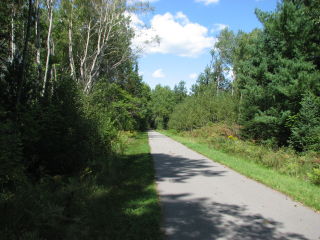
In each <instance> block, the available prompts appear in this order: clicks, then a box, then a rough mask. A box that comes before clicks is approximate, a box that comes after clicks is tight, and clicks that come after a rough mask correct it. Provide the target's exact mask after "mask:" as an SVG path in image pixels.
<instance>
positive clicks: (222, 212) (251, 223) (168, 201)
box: [161, 194, 307, 240]
mask: <svg viewBox="0 0 320 240" xmlns="http://www.w3.org/2000/svg"><path fill="white" fill-rule="evenodd" d="M188 195H189V194H177V195H174V194H172V195H164V196H162V197H161V200H162V205H163V211H164V213H165V214H164V215H165V216H166V222H165V225H164V230H165V232H166V235H167V239H170V240H181V239H183V240H189V239H199V240H209V239H210V240H212V239H241V240H262V239H263V240H264V239H266V240H271V239H275V240H289V239H291V240H293V239H295V240H298V239H299V240H306V239H307V238H306V237H304V236H303V235H299V234H295V233H282V232H281V231H280V230H281V227H282V224H281V223H279V222H276V221H274V220H272V219H267V218H264V217H263V216H261V215H258V214H249V213H248V212H247V211H246V207H245V206H240V205H230V204H222V203H218V202H209V201H208V199H206V198H200V199H192V200H188Z"/></svg>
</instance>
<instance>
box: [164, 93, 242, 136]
mask: <svg viewBox="0 0 320 240" xmlns="http://www.w3.org/2000/svg"><path fill="white" fill-rule="evenodd" d="M235 100H236V99H235V98H234V97H233V96H232V95H231V94H230V93H228V92H221V93H220V94H219V95H215V94H212V92H211V91H210V90H207V91H204V92H202V94H198V95H193V96H190V97H188V98H186V100H185V101H183V102H182V103H180V104H178V105H176V107H175V108H174V110H173V113H172V114H171V115H170V121H169V127H170V128H172V129H176V130H192V129H196V128H199V127H202V126H205V125H207V124H209V123H213V122H220V121H221V122H228V123H233V122H235V121H236V118H237V109H236V101H235Z"/></svg>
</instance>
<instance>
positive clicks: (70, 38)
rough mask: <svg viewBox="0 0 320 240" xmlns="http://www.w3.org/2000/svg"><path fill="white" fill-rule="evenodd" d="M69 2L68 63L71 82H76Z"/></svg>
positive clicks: (71, 13)
mask: <svg viewBox="0 0 320 240" xmlns="http://www.w3.org/2000/svg"><path fill="white" fill-rule="evenodd" d="M70 2H71V10H70V18H69V29H68V36H69V63H70V71H71V73H70V76H71V77H72V79H73V80H76V70H75V65H74V59H73V46H72V45H73V39H72V27H73V26H72V25H73V0H70Z"/></svg>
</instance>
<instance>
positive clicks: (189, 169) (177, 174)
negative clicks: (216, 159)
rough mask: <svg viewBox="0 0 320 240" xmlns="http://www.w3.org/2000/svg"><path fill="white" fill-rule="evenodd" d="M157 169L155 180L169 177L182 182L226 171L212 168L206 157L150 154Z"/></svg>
mask: <svg viewBox="0 0 320 240" xmlns="http://www.w3.org/2000/svg"><path fill="white" fill-rule="evenodd" d="M152 156H153V159H154V163H155V168H156V171H157V173H158V174H157V181H164V180H165V179H167V178H170V179H171V181H173V182H184V181H185V180H187V179H189V178H191V177H194V176H207V177H219V176H223V175H224V173H225V172H226V171H218V170H214V168H215V167H214V166H213V165H212V164H211V163H208V160H206V159H189V158H184V157H181V156H177V155H167V154H152Z"/></svg>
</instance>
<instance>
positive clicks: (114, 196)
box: [0, 132, 161, 240]
mask: <svg viewBox="0 0 320 240" xmlns="http://www.w3.org/2000/svg"><path fill="white" fill-rule="evenodd" d="M118 139H120V140H119V141H117V142H114V143H113V144H114V146H113V147H114V149H115V150H117V151H118V154H117V155H115V156H112V157H110V159H105V160H104V161H103V162H101V163H100V164H99V166H94V167H89V168H86V169H85V170H84V171H83V172H82V174H81V175H80V176H73V177H64V176H60V175H57V176H53V177H51V176H48V177H45V178H43V179H42V180H41V181H40V182H39V183H36V184H31V183H29V184H25V183H24V184H21V185H20V186H15V187H16V188H17V189H15V191H14V192H15V194H11V193H10V192H7V193H4V192H2V193H1V195H0V212H1V218H0V235H1V239H24V240H29V239H30V240H31V239H37V240H38V239H48V240H51V239H52V240H53V239H112V240H117V239H119V240H120V239H136V240H140V239H146V240H147V239H150V240H151V239H152V240H153V239H161V233H160V227H159V220H160V208H159V205H158V198H157V194H156V190H155V184H154V170H153V164H152V160H151V155H150V153H149V146H148V141H147V135H146V133H125V132H122V133H121V134H120V135H119V136H118ZM121 152H122V153H121Z"/></svg>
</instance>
